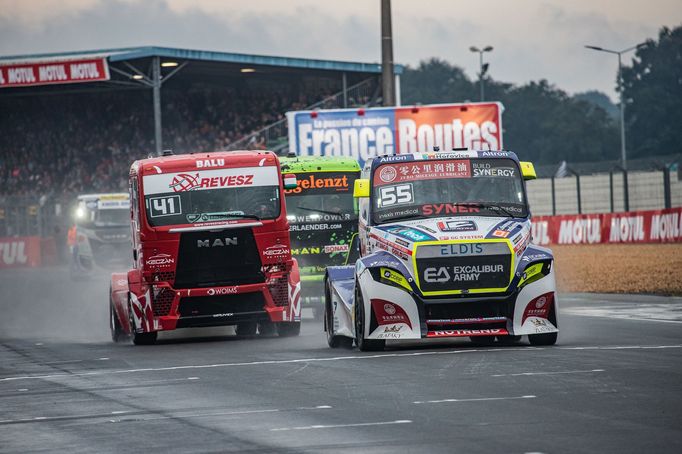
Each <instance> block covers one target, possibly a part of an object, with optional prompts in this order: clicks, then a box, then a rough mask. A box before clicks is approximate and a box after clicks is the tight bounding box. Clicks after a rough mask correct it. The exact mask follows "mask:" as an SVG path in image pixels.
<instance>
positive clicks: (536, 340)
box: [528, 307, 559, 345]
mask: <svg viewBox="0 0 682 454" xmlns="http://www.w3.org/2000/svg"><path fill="white" fill-rule="evenodd" d="M549 321H550V322H551V323H552V324H553V325H554V326H556V327H557V328H559V324H558V323H557V321H556V314H555V313H554V307H553V308H552V310H551V312H550V313H549ZM557 337H559V333H558V332H554V333H545V334H529V335H528V340H529V341H530V345H554V344H556V340H557Z"/></svg>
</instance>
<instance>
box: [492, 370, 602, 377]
mask: <svg viewBox="0 0 682 454" xmlns="http://www.w3.org/2000/svg"><path fill="white" fill-rule="evenodd" d="M594 372H605V370H604V369H592V370H565V371H561V372H520V373H518V374H495V375H491V377H522V376H523V377H525V376H527V375H561V374H591V373H594Z"/></svg>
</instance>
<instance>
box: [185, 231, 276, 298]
mask: <svg viewBox="0 0 682 454" xmlns="http://www.w3.org/2000/svg"><path fill="white" fill-rule="evenodd" d="M263 281H264V276H263V273H262V271H261V260H260V254H259V253H258V247H257V245H256V240H255V239H254V237H253V232H252V231H251V229H250V228H239V229H227V230H219V231H204V232H186V233H182V234H181V235H180V249H179V252H178V263H177V267H176V270H175V288H197V287H217V286H227V285H243V284H255V283H259V282H263Z"/></svg>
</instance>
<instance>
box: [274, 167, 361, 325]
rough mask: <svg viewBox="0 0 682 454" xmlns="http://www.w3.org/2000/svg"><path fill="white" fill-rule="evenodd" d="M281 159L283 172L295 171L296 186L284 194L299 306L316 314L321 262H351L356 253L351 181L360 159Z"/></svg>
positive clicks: (321, 303)
mask: <svg viewBox="0 0 682 454" xmlns="http://www.w3.org/2000/svg"><path fill="white" fill-rule="evenodd" d="M280 165H281V170H282V175H287V174H290V175H296V182H297V185H296V188H295V189H288V190H285V191H284V194H285V199H286V205H287V219H288V220H289V225H290V234H291V252H292V254H293V255H294V257H296V259H297V260H298V264H299V269H300V272H301V294H302V295H301V296H302V302H303V307H311V308H312V310H313V314H314V316H315V318H316V319H321V317H322V314H323V313H324V287H323V283H324V273H325V270H326V267H327V266H332V265H345V264H347V263H354V262H355V259H356V258H357V257H355V256H357V255H358V251H357V232H358V216H357V208H356V207H357V205H356V202H355V201H354V199H353V185H354V183H355V180H356V179H357V178H359V176H360V165H359V164H358V162H357V161H356V160H355V159H353V158H349V157H329V156H325V157H322V156H300V157H286V158H281V159H280Z"/></svg>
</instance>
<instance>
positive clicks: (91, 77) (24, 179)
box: [0, 47, 402, 224]
mask: <svg viewBox="0 0 682 454" xmlns="http://www.w3.org/2000/svg"><path fill="white" fill-rule="evenodd" d="M74 63H79V68H80V72H77V73H70V72H69V71H70V68H71V67H70V65H73V64H74ZM88 65H89V66H88ZM71 70H73V68H71ZM27 71H29V72H27ZM30 71H32V73H31V72H30ZM88 71H89V72H88ZM401 71H402V67H400V66H396V77H398V76H399V74H400V72H401ZM74 74H75V75H74ZM380 74H381V66H380V65H379V64H372V63H358V62H340V61H327V60H312V59H301V58H287V57H272V56H258V55H245V54H235V53H225V52H208V51H198V50H187V49H174V48H164V47H136V48H124V49H102V50H93V51H84V52H69V53H56V54H41V55H22V56H8V57H0V111H2V117H1V118H2V119H1V120H0V197H3V196H4V198H5V199H7V197H8V196H24V197H29V198H31V199H35V198H39V197H43V199H44V200H45V198H47V200H51V199H54V198H55V197H61V196H62V195H66V196H68V197H72V196H73V195H75V194H76V193H80V192H87V191H98V192H99V191H110V190H121V189H125V185H126V181H125V175H126V172H127V169H128V167H129V165H130V163H131V162H132V161H133V160H135V159H138V158H141V157H146V156H147V155H149V154H153V153H158V151H159V150H160V149H161V148H171V149H174V150H175V151H176V152H188V151H213V150H218V149H234V148H275V149H280V148H283V147H284V145H285V141H286V130H285V128H284V127H283V125H284V122H283V118H284V113H285V112H286V111H288V110H297V109H304V108H309V107H310V106H315V105H323V106H324V107H345V106H357V105H373V104H375V103H377V102H380V99H381V93H380V90H381V84H380V83H379V82H380V81H379V77H380ZM75 82H79V83H75ZM273 124H274V127H273V126H270V125H273ZM1 223H2V220H1V219H0V224H1Z"/></svg>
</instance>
